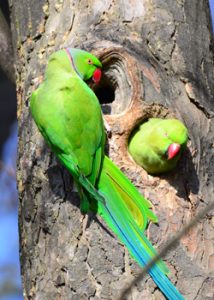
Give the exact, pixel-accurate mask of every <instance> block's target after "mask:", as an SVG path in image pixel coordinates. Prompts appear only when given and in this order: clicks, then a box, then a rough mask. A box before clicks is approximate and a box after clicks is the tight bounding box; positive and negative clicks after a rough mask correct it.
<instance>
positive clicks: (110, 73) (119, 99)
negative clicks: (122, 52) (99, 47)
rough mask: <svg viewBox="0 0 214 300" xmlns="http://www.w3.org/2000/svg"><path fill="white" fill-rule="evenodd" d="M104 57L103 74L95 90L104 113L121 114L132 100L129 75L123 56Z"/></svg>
mask: <svg viewBox="0 0 214 300" xmlns="http://www.w3.org/2000/svg"><path fill="white" fill-rule="evenodd" d="M114 55H115V54H112V56H111V55H110V56H108V57H107V58H105V57H103V60H102V59H101V61H102V64H103V68H102V71H103V75H102V78H101V81H100V83H99V84H98V85H97V86H96V87H95V89H94V92H95V94H96V96H97V98H98V100H99V102H100V104H101V107H102V111H103V113H104V114H111V115H113V114H120V113H122V112H123V111H125V110H126V109H127V108H128V107H129V104H130V102H131V95H132V87H131V84H130V80H129V78H128V76H127V72H126V67H125V65H126V64H125V62H124V60H123V58H121V57H120V58H118V57H114Z"/></svg>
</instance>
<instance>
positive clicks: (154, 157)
mask: <svg viewBox="0 0 214 300" xmlns="http://www.w3.org/2000/svg"><path fill="white" fill-rule="evenodd" d="M187 139H188V132H187V128H186V127H185V126H184V124H183V123H182V122H181V121H179V120H177V119H155V118H153V119H150V120H149V121H148V122H145V123H143V124H142V125H141V126H140V127H139V130H137V131H136V132H135V133H134V134H133V135H132V137H131V139H130V142H129V153H130V154H131V156H132V157H133V159H134V160H135V161H136V163H137V164H139V165H140V166H142V167H143V168H144V169H145V170H146V171H147V172H149V173H151V174H158V173H165V172H168V171H170V170H172V169H173V168H175V167H176V165H177V162H178V160H179V158H180V156H181V154H182V152H183V150H184V149H185V147H186V144H187ZM173 143H176V144H178V145H180V146H181V148H180V151H179V152H178V154H177V155H175V157H173V158H172V159H168V157H167V151H168V149H169V146H170V145H171V144H173Z"/></svg>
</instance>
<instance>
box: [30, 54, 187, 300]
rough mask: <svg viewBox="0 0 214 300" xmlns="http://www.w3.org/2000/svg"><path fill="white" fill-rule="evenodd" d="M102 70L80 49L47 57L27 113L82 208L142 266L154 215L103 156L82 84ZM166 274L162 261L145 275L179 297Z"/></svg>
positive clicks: (94, 104)
mask: <svg viewBox="0 0 214 300" xmlns="http://www.w3.org/2000/svg"><path fill="white" fill-rule="evenodd" d="M101 66H102V65H101V63H100V61H99V60H98V59H97V58H96V57H94V56H93V55H91V54H90V53H88V52H85V51H82V50H78V49H65V50H60V51H58V52H56V53H54V54H53V55H51V57H50V59H49V62H48V66H47V70H46V74H45V79H44V81H43V83H42V84H41V85H40V86H39V87H38V89H37V90H36V91H35V92H34V93H33V94H32V96H31V101H30V108H31V113H32V115H33V118H34V120H35V122H36V124H37V126H38V128H39V130H40V132H41V133H42V135H43V136H44V138H45V140H46V141H47V143H48V145H49V146H50V148H51V149H52V150H53V151H54V153H55V154H56V156H57V157H58V159H59V160H60V161H61V162H62V163H63V165H64V166H65V167H66V168H67V169H68V170H69V171H70V173H71V174H72V175H73V178H74V180H75V182H76V184H77V186H78V191H79V194H80V197H81V210H82V211H83V212H87V211H88V210H89V209H94V208H95V207H96V209H97V211H98V213H99V214H100V215H101V216H102V217H103V218H104V220H105V221H106V223H107V224H108V226H109V227H110V228H111V229H112V230H113V231H114V232H115V233H116V234H117V236H118V237H119V238H120V240H121V241H122V242H123V243H124V244H125V245H126V246H127V247H128V249H129V251H130V253H131V254H132V256H133V257H134V258H135V259H136V260H137V262H138V263H139V264H140V265H141V266H142V267H143V266H145V265H146V264H147V263H148V262H149V261H150V260H151V259H152V257H153V256H154V255H155V253H156V251H155V249H154V248H153V247H152V245H151V243H150V242H149V241H148V239H147V238H146V237H145V235H144V230H145V228H146V225H147V221H148V220H151V221H153V222H157V217H156V216H155V214H154V213H153V212H152V211H151V209H150V208H151V204H150V202H149V201H148V200H146V199H145V198H144V197H143V196H142V195H141V194H140V193H139V192H138V190H137V189H136V188H135V187H134V186H133V185H132V183H131V182H130V181H129V180H128V179H127V178H126V177H125V175H124V174H123V173H122V172H121V171H120V170H119V169H118V168H117V167H116V166H115V165H114V164H113V162H111V161H110V159H108V158H107V157H106V156H105V155H104V144H105V133H104V126H103V119H102V113H101V108H100V105H99V102H98V100H97V98H96V96H95V94H94V93H93V91H92V90H91V89H90V88H89V87H88V86H87V84H86V83H85V82H84V81H86V80H88V79H90V78H94V79H96V77H97V76H98V75H97V74H99V72H97V70H98V69H100V68H101ZM95 204H96V205H95ZM98 263H99V262H98ZM167 272H168V270H167V268H166V266H165V265H164V264H163V262H161V261H159V262H158V263H157V264H156V265H155V266H154V267H152V268H151V269H150V271H149V273H150V274H151V276H152V278H153V279H154V281H155V282H156V283H157V285H158V286H159V287H160V289H161V290H162V291H163V293H164V294H165V295H166V296H167V297H168V298H169V299H183V297H182V296H181V297H180V294H179V292H178V291H177V290H176V288H175V287H174V285H173V284H172V283H171V282H170V281H169V280H168V278H167V277H166V276H165V274H166V273H167Z"/></svg>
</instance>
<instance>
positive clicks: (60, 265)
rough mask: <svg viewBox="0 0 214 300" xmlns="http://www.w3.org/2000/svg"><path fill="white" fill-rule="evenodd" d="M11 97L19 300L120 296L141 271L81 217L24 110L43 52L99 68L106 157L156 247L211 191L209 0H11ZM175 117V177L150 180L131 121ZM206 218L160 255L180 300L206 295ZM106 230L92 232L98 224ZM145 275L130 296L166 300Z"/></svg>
mask: <svg viewBox="0 0 214 300" xmlns="http://www.w3.org/2000/svg"><path fill="white" fill-rule="evenodd" d="M10 6H11V12H12V27H13V33H14V34H13V41H14V48H15V49H16V75H17V76H16V78H17V79H16V80H17V91H18V118H19V160H18V188H19V199H20V215H19V223H20V246H21V266H22V276H23V286H24V293H25V299H91V300H92V299H94V300H95V299H117V298H118V297H119V296H120V295H121V293H122V290H123V289H124V288H125V287H126V286H127V285H128V284H129V283H130V282H131V281H132V280H133V278H134V277H135V276H136V275H137V274H139V273H140V271H141V270H140V268H139V267H138V266H137V264H136V263H135V262H134V261H133V260H132V259H131V258H130V257H129V255H128V253H127V250H126V249H125V248H124V247H123V246H122V245H121V244H120V243H119V242H118V240H117V238H113V237H112V236H111V235H110V234H109V233H108V231H107V230H105V225H104V224H103V222H102V220H100V219H99V222H98V220H97V218H96V217H94V216H91V217H90V219H91V221H90V223H89V226H86V224H87V216H83V215H81V213H80V209H79V200H78V196H77V194H76V192H75V191H73V189H72V179H71V177H70V175H69V174H68V173H67V172H66V170H64V168H63V167H62V166H60V165H59V164H58V162H57V161H56V159H55V156H54V155H53V154H52V153H51V152H50V150H49V149H48V147H47V146H46V144H45V143H44V141H43V138H42V137H41V135H40V134H39V132H38V130H37V128H36V126H35V124H34V122H33V120H32V117H31V115H30V112H29V97H30V95H31V93H32V91H33V90H34V89H35V88H36V87H37V86H38V84H39V82H40V81H41V79H42V76H43V74H44V68H45V65H46V63H47V59H48V56H49V55H50V53H52V52H53V51H55V50H57V49H59V48H63V47H66V46H72V47H79V48H84V49H87V50H90V51H94V53H96V54H97V55H98V56H99V57H100V58H101V60H102V61H103V64H104V78H103V80H102V83H101V86H100V88H99V89H98V90H97V91H96V93H97V95H98V97H99V99H100V102H101V103H102V107H103V111H104V112H105V117H106V120H107V122H108V125H109V130H110V131H111V132H110V133H109V155H110V157H111V158H112V159H113V160H114V161H115V162H116V163H117V164H118V165H119V166H120V167H121V168H122V170H123V171H124V172H125V173H126V174H127V176H128V177H129V178H130V179H131V180H132V181H133V183H134V184H135V185H136V186H137V187H138V188H139V189H140V191H141V192H142V193H143V194H144V195H145V196H146V197H147V198H149V199H150V200H151V201H152V203H153V204H154V209H155V211H156V213H157V215H158V217H159V225H158V226H157V225H150V226H149V228H148V230H147V235H148V237H149V238H150V240H151V241H152V242H153V244H154V245H155V246H156V247H157V248H159V249H160V248H161V247H162V246H163V245H164V244H165V242H166V241H167V240H168V239H169V238H170V237H171V236H173V235H174V234H175V233H176V232H178V231H179V230H180V229H181V228H182V227H183V225H185V224H187V223H188V222H189V221H190V220H191V218H192V217H193V216H194V215H195V214H197V212H198V211H200V209H202V208H203V207H204V206H205V205H206V204H207V203H208V202H209V201H211V199H212V198H213V192H214V171H213V169H214V120H213V116H214V114H213V112H214V99H213V95H214V78H213V77H214V76H213V70H214V69H213V52H212V33H211V25H210V24H211V23H210V13H209V7H208V1H205V0H195V1H189V0H188V1H187V0H186V1H185V0H177V1H176V0H164V1H163V0H153V1H149V0H123V1H122V0H118V1H114V0H106V1H102V0H91V1H86V0H82V1H72V0H65V1H60V0H58V1H57V0H49V1H45V0H40V1H38V0H33V1H29V0H20V1H15V0H10ZM170 115H172V116H176V117H178V118H180V119H181V120H183V121H184V122H185V124H186V125H187V127H188V129H189V135H190V140H189V143H188V151H186V155H185V157H184V158H183V159H182V161H181V163H180V164H179V167H178V168H177V170H176V171H174V172H172V173H170V174H168V175H164V176H160V177H153V176H149V175H148V174H146V172H145V171H144V170H142V169H141V168H139V167H137V166H136V165H135V164H134V163H133V162H131V161H130V159H129V157H128V155H127V147H126V146H127V140H128V137H129V135H130V132H131V131H132V130H133V128H134V127H135V126H136V125H137V124H139V122H141V121H143V120H145V119H147V118H149V117H152V116H160V117H165V116H170ZM213 220H214V219H213V217H212V216H211V214H210V215H207V216H206V218H204V219H203V220H201V222H200V223H199V224H198V225H197V226H195V227H194V228H193V229H192V230H191V232H189V233H188V234H187V235H186V236H184V237H183V238H182V239H181V240H180V241H179V242H178V243H177V246H176V248H174V249H173V250H171V251H170V252H169V253H167V254H166V256H165V257H164V260H166V262H167V265H168V266H169V269H170V270H171V273H170V278H171V279H172V281H173V282H174V283H176V285H177V287H178V288H179V289H180V291H181V292H182V293H183V294H184V296H185V297H186V299H197V300H199V299H212V297H213V294H212V284H213V269H214V242H213V241H214V237H213V227H214V221H213ZM100 223H102V224H103V226H101V224H100ZM163 298H164V297H163V296H162V295H161V293H160V291H159V290H158V289H156V286H155V284H154V283H153V281H152V280H151V278H149V276H147V277H146V278H144V280H143V281H142V284H138V285H137V286H134V287H133V288H132V290H131V293H130V295H129V299H163Z"/></svg>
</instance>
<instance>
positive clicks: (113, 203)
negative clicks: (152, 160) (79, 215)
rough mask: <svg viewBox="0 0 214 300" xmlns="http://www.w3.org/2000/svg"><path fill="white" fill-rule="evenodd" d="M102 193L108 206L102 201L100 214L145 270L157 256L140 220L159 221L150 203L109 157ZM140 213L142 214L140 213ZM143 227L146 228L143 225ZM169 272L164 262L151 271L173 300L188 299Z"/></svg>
mask: <svg viewBox="0 0 214 300" xmlns="http://www.w3.org/2000/svg"><path fill="white" fill-rule="evenodd" d="M98 191H99V193H100V194H101V195H103V197H104V198H105V205H104V204H103V203H102V202H98V212H99V214H100V215H101V216H102V217H103V219H104V220H105V221H106V223H107V224H108V225H109V227H110V228H111V229H112V230H113V231H114V232H115V233H116V235H117V236H118V237H119V239H120V240H121V241H122V242H123V243H124V244H125V245H126V247H127V248H128V250H129V251H130V253H131V255H132V256H133V257H134V258H135V260H136V261H137V262H138V263H139V265H140V266H142V267H144V266H145V265H147V264H148V262H149V261H150V260H151V259H152V258H153V257H154V255H155V254H156V251H155V249H154V248H153V246H152V244H151V243H150V242H149V240H148V239H147V238H146V236H145V235H144V233H143V230H142V229H144V228H145V223H146V221H144V222H143V223H142V222H141V221H140V222H139V220H138V219H136V217H139V215H140V211H141V212H142V213H141V216H144V218H145V220H147V217H148V218H149V219H150V220H152V221H155V222H156V221H157V218H156V216H155V215H154V214H153V213H152V212H151V211H150V210H149V208H150V207H151V205H150V202H149V201H148V200H146V199H145V198H143V196H142V195H141V194H140V193H139V192H138V190H137V189H136V188H135V187H134V186H133V185H132V183H131V182H130V181H129V180H128V179H127V178H126V177H125V175H124V174H123V173H122V172H121V171H120V170H119V169H118V168H117V167H116V166H115V165H114V164H113V162H111V160H110V159H108V158H107V157H105V158H104V162H103V167H102V172H101V175H100V178H99V182H98ZM136 211H138V213H136ZM142 224H143V226H142ZM167 273H168V269H167V267H166V266H165V264H164V263H163V262H162V261H159V262H157V263H156V264H155V265H154V266H152V267H151V268H150V270H149V274H150V275H151V277H152V278H153V280H154V282H155V283H156V284H157V286H158V287H159V288H160V289H161V291H162V292H163V293H164V294H165V296H166V297H167V298H168V299H170V300H181V299H184V298H183V296H182V295H181V294H180V293H179V291H178V290H177V289H176V287H175V286H174V285H173V284H172V283H171V281H170V280H169V279H168V277H167V276H166V274H167Z"/></svg>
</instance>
